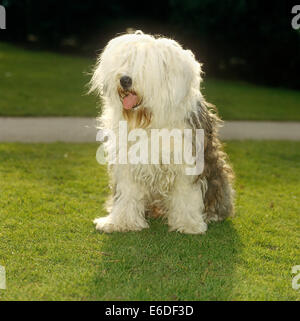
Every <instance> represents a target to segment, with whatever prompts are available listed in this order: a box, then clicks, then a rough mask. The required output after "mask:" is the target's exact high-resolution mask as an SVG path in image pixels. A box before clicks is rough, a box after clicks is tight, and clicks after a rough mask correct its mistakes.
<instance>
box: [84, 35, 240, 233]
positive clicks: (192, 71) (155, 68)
mask: <svg viewBox="0 0 300 321" xmlns="http://www.w3.org/2000/svg"><path fill="white" fill-rule="evenodd" d="M201 81H202V70H201V64H200V63H199V62H198V61H197V60H196V59H195V56H194V54H193V53H192V52H191V51H190V50H185V49H183V48H182V46H181V45H180V44H179V43H178V42H176V41H174V40H172V39H168V38H164V37H155V36H152V35H148V34H144V33H143V32H142V31H136V32H135V33H131V34H123V35H119V36H117V37H116V38H114V39H112V40H111V41H110V42H109V43H108V44H107V46H106V47H105V49H104V50H103V52H102V53H101V54H100V55H99V57H98V60H97V63H96V65H95V68H94V71H93V75H92V78H91V81H90V91H91V92H96V93H97V94H98V95H99V96H100V97H101V98H102V115H101V116H100V118H99V121H100V124H101V125H100V127H101V128H108V129H110V130H112V131H113V132H114V133H115V134H116V137H118V139H120V137H119V136H118V135H119V133H118V127H119V124H120V121H126V122H127V124H128V133H130V132H131V131H132V130H134V129H143V130H145V131H146V132H148V133H149V131H150V130H151V129H172V128H180V129H190V130H192V131H193V132H195V131H196V130H203V132H204V141H203V150H204V167H203V171H202V172H201V173H200V174H199V173H198V174H196V175H187V174H186V173H185V171H184V166H183V165H180V164H179V165H178V164H174V163H170V164H169V165H166V164H163V163H161V161H160V162H159V163H158V164H141V163H140V164H120V163H117V164H111V165H109V166H108V167H109V173H110V179H111V190H112V195H111V198H110V201H109V202H108V204H107V211H108V213H109V215H107V216H105V217H100V218H97V219H95V220H94V224H95V225H96V229H97V230H99V231H102V232H106V233H111V232H114V231H118V232H127V231H140V230H142V229H144V228H148V227H149V224H148V220H147V214H149V213H150V215H151V213H152V215H153V216H155V217H157V216H162V217H164V218H165V219H166V221H167V224H168V226H169V230H170V231H178V232H181V233H187V234H203V233H205V232H206V230H207V224H208V223H209V222H211V221H221V220H223V219H225V218H227V217H228V216H231V215H233V213H234V189H233V179H234V173H233V170H232V168H231V166H230V165H229V163H228V159H227V158H228V157H227V155H226V154H225V152H224V151H223V148H222V144H221V142H220V140H219V138H218V128H219V127H220V126H221V125H222V121H221V119H220V118H219V116H218V114H217V110H216V108H215V106H213V105H212V104H209V103H208V102H207V101H206V100H205V98H204V96H203V95H202V94H201V91H200V83H201ZM193 144H194V145H195V142H194V140H193ZM104 145H105V149H106V151H108V152H109V150H110V149H111V148H112V144H111V142H106V143H105V144H104ZM194 145H193V146H194ZM194 147H195V146H194ZM160 160H161V158H160Z"/></svg>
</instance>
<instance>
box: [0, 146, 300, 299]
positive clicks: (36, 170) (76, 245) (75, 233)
mask: <svg viewBox="0 0 300 321" xmlns="http://www.w3.org/2000/svg"><path fill="white" fill-rule="evenodd" d="M96 149H97V145H95V144H63V143H56V144H48V145H47V144H0V175H1V176H0V190H1V197H0V226H1V229H0V239H1V242H0V265H3V266H5V267H6V273H7V289H6V290H0V300H299V299H300V293H299V292H297V291H295V290H293V289H292V278H293V275H292V273H291V269H292V267H293V266H294V265H299V264H300V238H299V237H300V235H299V228H300V220H299V217H300V206H299V204H300V203H299V201H300V163H299V158H300V142H297V143H295V142H294V143H292V142H252V141H245V142H229V143H228V144H227V147H226V150H227V152H228V153H229V155H230V159H231V161H232V163H233V166H234V169H235V171H236V175H237V181H236V190H237V199H236V217H235V218H233V219H229V220H227V221H225V222H222V223H214V224H212V225H210V227H209V229H208V232H207V233H206V234H205V235H182V234H179V233H175V232H172V233H169V232H168V229H167V226H166V225H164V224H163V222H161V221H160V220H152V221H151V224H150V225H151V228H150V229H147V230H144V231H141V232H130V233H125V234H120V233H113V234H110V235H104V234H100V233H99V232H96V230H95V229H94V226H93V224H92V220H93V219H94V218H95V217H97V216H101V215H104V214H105V213H104V211H103V203H104V201H105V199H106V197H107V195H108V180H107V175H106V169H105V167H104V166H100V165H99V164H98V163H97V162H96V159H95V155H96Z"/></svg>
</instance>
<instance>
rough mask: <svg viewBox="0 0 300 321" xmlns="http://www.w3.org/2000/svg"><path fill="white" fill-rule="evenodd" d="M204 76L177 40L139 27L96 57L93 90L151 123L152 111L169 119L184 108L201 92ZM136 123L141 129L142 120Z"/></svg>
mask: <svg viewBox="0 0 300 321" xmlns="http://www.w3.org/2000/svg"><path fill="white" fill-rule="evenodd" d="M200 74H201V68H200V64H199V63H198V62H197V61H196V60H195V58H194V55H193V53H192V52H191V51H189V50H184V49H183V48H182V47H181V46H180V45H179V44H178V43H177V42H176V41H174V40H171V39H167V38H155V37H153V36H151V35H146V34H143V33H142V32H141V31H137V32H135V33H134V34H124V35H121V36H118V37H116V38H114V39H112V40H111V41H110V42H109V43H108V45H107V46H106V48H105V49H104V51H103V52H102V54H101V55H100V56H99V58H98V62H97V65H96V68H95V71H94V74H93V77H92V80H91V90H96V91H98V93H100V95H101V96H102V97H103V98H104V99H105V100H107V101H108V104H109V105H111V106H114V107H115V108H117V110H116V111H115V112H120V113H122V114H123V115H124V116H125V118H126V119H128V118H140V119H141V120H142V119H144V118H145V117H146V118H148V120H149V121H150V119H151V117H152V116H151V115H153V116H154V117H155V118H156V119H160V120H161V121H163V120H164V119H165V120H166V121H167V120H170V118H172V116H171V115H176V114H177V115H178V113H179V114H180V113H182V112H184V110H185V106H184V100H185V99H186V97H187V96H189V95H190V94H192V93H193V91H195V90H196V91H197V92H198V91H199V86H200V80H201V77H200ZM146 123H147V122H145V123H144V127H145V124H146ZM148 123H149V122H148ZM136 127H143V126H142V123H140V124H139V125H138V124H137V125H136Z"/></svg>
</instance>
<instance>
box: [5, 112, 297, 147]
mask: <svg viewBox="0 0 300 321" xmlns="http://www.w3.org/2000/svg"><path fill="white" fill-rule="evenodd" d="M220 134H221V138H222V139H224V140H229V139H238V140H242V139H256V140H261V139H271V140H274V139H275V140H299V141H300V122H269V121H257V122H256V121H226V122H225V125H224V127H223V128H221V131H220ZM95 139H96V120H95V119H93V118H77V117H47V118H41V117H32V118H31V117H24V118H23V117H17V118H15V117H0V142H27V143H28V142H34V143H36V142H47V143H48V142H56V141H61V142H95Z"/></svg>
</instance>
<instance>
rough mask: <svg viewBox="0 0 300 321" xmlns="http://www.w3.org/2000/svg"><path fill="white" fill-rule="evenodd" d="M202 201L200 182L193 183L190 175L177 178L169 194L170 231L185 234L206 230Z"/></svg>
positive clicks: (201, 232) (199, 232)
mask: <svg viewBox="0 0 300 321" xmlns="http://www.w3.org/2000/svg"><path fill="white" fill-rule="evenodd" d="M203 211H204V203H203V195H202V190H201V187H200V184H193V183H192V181H191V179H190V177H189V176H186V175H183V176H182V177H180V179H177V180H176V182H175V185H174V189H173V190H172V192H171V194H170V200H169V212H168V225H169V227H170V231H178V232H181V233H187V234H203V233H205V231H206V230H207V224H206V223H205V222H204V214H203Z"/></svg>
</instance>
